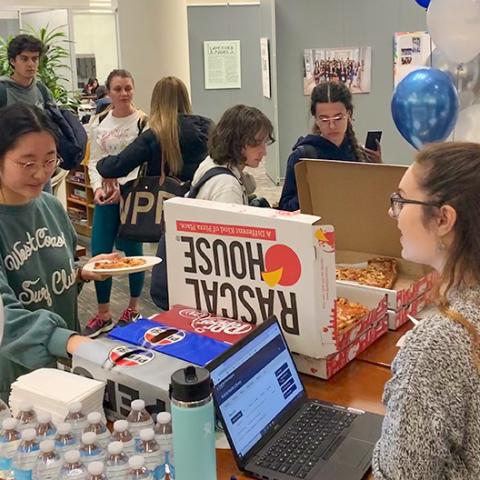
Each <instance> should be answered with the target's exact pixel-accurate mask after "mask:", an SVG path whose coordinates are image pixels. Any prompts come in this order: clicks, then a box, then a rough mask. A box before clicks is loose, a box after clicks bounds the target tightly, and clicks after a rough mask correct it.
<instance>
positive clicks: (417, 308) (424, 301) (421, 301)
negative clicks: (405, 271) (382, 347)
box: [388, 292, 430, 330]
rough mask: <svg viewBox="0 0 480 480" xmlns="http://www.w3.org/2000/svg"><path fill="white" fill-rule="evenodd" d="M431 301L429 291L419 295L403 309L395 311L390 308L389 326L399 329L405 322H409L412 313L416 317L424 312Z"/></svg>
mask: <svg viewBox="0 0 480 480" xmlns="http://www.w3.org/2000/svg"><path fill="white" fill-rule="evenodd" d="M429 303H430V298H429V294H428V292H427V293H425V294H423V295H421V296H420V297H417V298H416V299H415V300H414V301H413V302H412V303H410V304H409V305H405V306H404V307H403V308H402V309H400V310H397V311H394V310H388V328H389V330H397V329H399V328H400V327H401V326H402V325H403V324H404V323H407V322H408V320H409V318H408V316H409V315H411V316H413V317H415V316H416V315H418V314H419V313H420V312H422V311H423V310H424V309H425V308H426V307H427V306H428V305H429Z"/></svg>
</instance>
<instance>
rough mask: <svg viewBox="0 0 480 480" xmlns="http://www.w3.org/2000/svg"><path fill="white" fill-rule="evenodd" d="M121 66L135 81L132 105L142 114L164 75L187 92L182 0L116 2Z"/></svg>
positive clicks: (126, 0)
mask: <svg viewBox="0 0 480 480" xmlns="http://www.w3.org/2000/svg"><path fill="white" fill-rule="evenodd" d="M118 35H119V39H120V66H121V67H122V68H126V69H127V70H129V71H130V72H131V73H132V75H133V76H134V78H135V86H136V95H135V103H136V104H137V105H138V106H139V107H140V108H142V109H143V110H144V111H145V112H148V111H149V109H150V96H151V93H152V90H153V87H154V85H155V83H156V82H157V81H158V80H159V79H160V78H162V77H164V76H166V75H174V76H176V77H178V78H180V79H182V80H183V81H184V82H185V84H186V85H187V87H188V88H190V71H189V59H188V26H187V7H186V3H185V0H162V1H158V0H135V1H132V0H119V1H118Z"/></svg>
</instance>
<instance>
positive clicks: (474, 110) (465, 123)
mask: <svg viewBox="0 0 480 480" xmlns="http://www.w3.org/2000/svg"><path fill="white" fill-rule="evenodd" d="M416 2H417V3H418V4H419V5H420V6H422V7H424V8H428V10H427V25H428V31H429V33H430V35H431V38H432V40H433V42H434V43H435V45H436V46H437V47H438V48H436V49H435V50H434V51H433V52H432V54H431V56H430V58H429V59H428V61H427V65H431V67H430V68H427V67H425V68H421V69H419V70H415V71H413V72H411V73H410V74H408V75H407V76H406V77H405V78H404V79H403V80H402V81H401V82H400V83H399V84H398V85H397V88H396V89H395V91H394V93H393V98H392V104H391V107H392V116H393V120H394V122H395V125H396V126H397V128H398V130H399V131H400V133H401V134H402V135H403V137H404V138H405V139H406V140H407V141H408V142H409V143H410V144H411V145H413V146H414V147H415V148H420V147H421V146H422V145H424V144H425V143H431V142H438V141H443V140H446V139H447V138H448V136H449V135H450V134H451V132H452V131H453V129H454V128H455V139H456V140H469V141H477V142H480V105H474V103H475V99H476V97H477V96H478V95H480V0H416ZM459 107H461V108H463V110H462V111H461V112H460V114H459Z"/></svg>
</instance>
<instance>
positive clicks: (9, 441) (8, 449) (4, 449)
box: [0, 418, 21, 478]
mask: <svg viewBox="0 0 480 480" xmlns="http://www.w3.org/2000/svg"><path fill="white" fill-rule="evenodd" d="M17 424H18V420H17V419H16V418H7V419H5V420H4V421H3V422H2V432H1V435H0V478H8V477H9V476H11V477H12V478H13V471H12V459H13V457H14V455H15V453H16V451H17V449H18V446H19V445H20V439H21V436H20V432H19V431H18V430H17Z"/></svg>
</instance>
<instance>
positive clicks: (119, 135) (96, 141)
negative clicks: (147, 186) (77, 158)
mask: <svg viewBox="0 0 480 480" xmlns="http://www.w3.org/2000/svg"><path fill="white" fill-rule="evenodd" d="M144 115H145V114H144V113H143V112H142V111H141V110H136V111H135V112H133V113H132V114H131V115H129V116H128V117H122V118H119V117H114V116H113V111H110V112H108V113H107V116H106V117H105V118H104V119H103V120H102V122H101V123H100V124H99V122H98V121H99V117H98V116H96V117H94V118H93V119H92V124H91V126H90V160H89V162H88V173H89V175H90V184H91V186H92V188H93V191H94V192H95V190H96V189H97V188H101V186H102V176H101V175H100V174H99V173H98V171H97V162H98V161H99V160H100V159H102V158H104V157H107V156H108V155H118V154H119V153H120V152H121V151H122V150H123V149H124V148H125V147H127V146H128V145H129V144H130V143H132V142H133V141H134V140H135V139H136V138H137V137H138V133H139V131H138V121H139V119H140V118H142V117H143V116H144ZM146 128H147V127H146V126H145V128H144V130H145V129H146ZM138 170H139V168H138V167H137V168H135V169H134V170H132V171H131V172H130V173H129V174H128V175H127V176H126V177H121V178H118V179H117V180H118V183H119V184H120V185H123V184H125V183H127V182H129V181H130V180H134V179H135V178H137V176H138Z"/></svg>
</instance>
